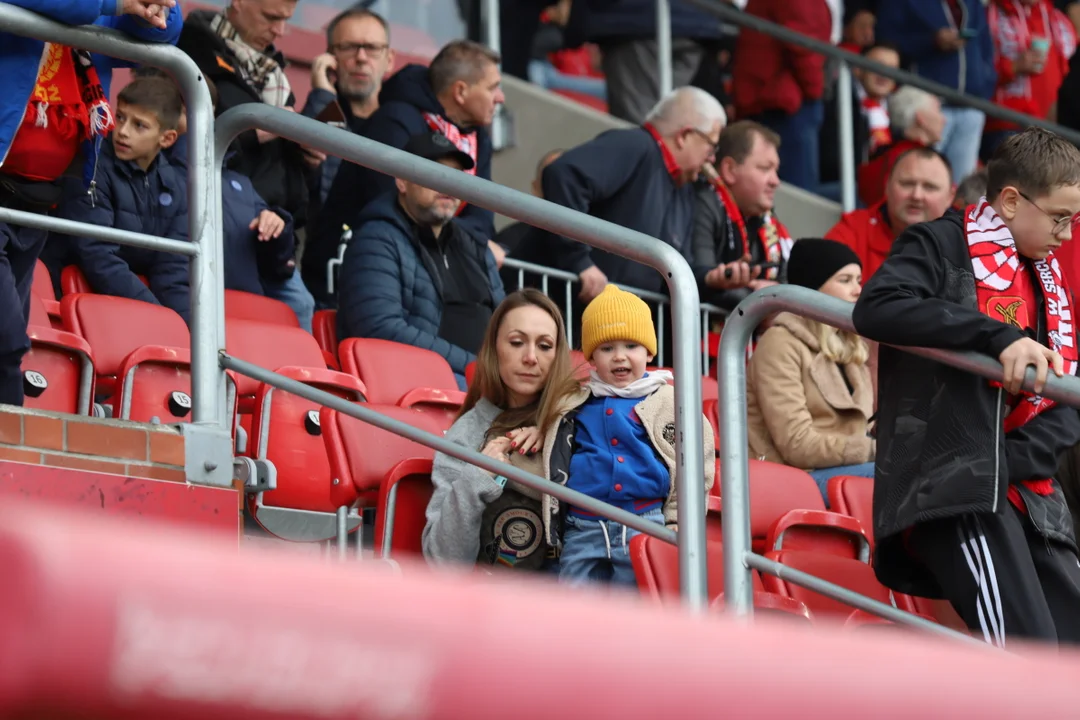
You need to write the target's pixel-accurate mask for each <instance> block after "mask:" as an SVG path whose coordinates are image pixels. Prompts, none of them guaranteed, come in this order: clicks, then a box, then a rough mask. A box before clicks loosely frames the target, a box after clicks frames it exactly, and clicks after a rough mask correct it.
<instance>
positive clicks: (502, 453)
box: [480, 437, 510, 477]
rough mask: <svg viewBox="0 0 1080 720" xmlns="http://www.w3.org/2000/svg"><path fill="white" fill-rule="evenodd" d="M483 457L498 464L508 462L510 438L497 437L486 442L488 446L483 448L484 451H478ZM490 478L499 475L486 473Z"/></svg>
mask: <svg viewBox="0 0 1080 720" xmlns="http://www.w3.org/2000/svg"><path fill="white" fill-rule="evenodd" d="M480 452H481V453H483V454H484V455H487V456H488V457H489V458H491V459H492V460H498V461H499V462H504V463H508V462H510V438H508V437H497V438H493V439H491V440H489V441H488V444H487V445H485V446H484V449H483V450H481V451H480ZM487 472H488V474H489V475H491V477H495V476H496V475H498V474H499V473H494V472H491V471H490V470H488V471H487Z"/></svg>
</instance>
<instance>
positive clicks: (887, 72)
mask: <svg viewBox="0 0 1080 720" xmlns="http://www.w3.org/2000/svg"><path fill="white" fill-rule="evenodd" d="M684 2H687V3H689V4H691V5H693V6H695V7H697V8H699V9H701V10H704V11H705V12H708V13H711V14H713V15H716V16H717V17H719V18H720V19H722V20H724V21H726V22H730V23H732V24H733V25H739V26H741V27H745V28H750V29H751V30H756V31H757V32H760V33H763V34H765V35H770V36H772V37H774V38H777V39H778V40H783V41H784V42H786V43H791V44H792V45H798V46H799V47H804V48H806V49H807V50H812V51H813V52H815V53H817V54H819V55H825V56H826V57H831V58H835V59H837V60H841V61H843V62H844V63H846V64H847V65H849V66H851V67H857V68H862V69H863V70H869V71H870V72H873V73H876V74H878V75H883V76H884V77H887V78H890V79H892V80H895V81H896V82H898V83H901V84H904V85H912V86H914V87H917V88H921V89H922V90H925V91H927V92H929V93H933V94H934V95H937V96H939V97H941V98H942V99H944V100H946V101H948V102H950V103H953V104H955V105H964V106H966V107H971V108H975V109H976V110H981V111H982V112H984V113H986V114H987V115H989V116H990V117H993V118H997V119H999V120H1005V121H1007V122H1012V123H1017V124H1018V125H1031V126H1034V127H1040V128H1043V129H1044V130H1050V131H1052V132H1055V133H1057V134H1058V135H1061V136H1062V137H1063V138H1065V139H1066V140H1068V141H1069V142H1073V143H1076V144H1078V145H1080V132H1077V131H1076V130H1071V129H1069V128H1066V127H1064V126H1062V125H1057V124H1055V123H1052V122H1048V121H1046V120H1043V119H1042V118H1037V117H1035V116H1033V115H1025V114H1024V113H1019V112H1016V111H1015V110H1010V109H1009V108H1005V107H1002V106H1000V105H997V104H995V103H993V102H991V101H989V100H984V99H982V98H980V97H975V96H974V95H968V94H966V93H962V92H960V91H958V90H956V89H954V88H951V87H948V86H947V85H942V84H941V83H936V82H934V81H932V80H927V79H926V78H924V77H920V76H919V75H916V74H914V73H911V72H907V71H906V70H897V69H896V68H891V67H888V66H885V65H882V64H881V63H878V62H874V61H873V60H868V59H867V58H865V57H863V56H862V55H859V54H857V53H853V52H850V51H848V50H844V49H842V48H839V47H836V46H835V45H831V44H829V43H827V42H822V41H821V40H818V39H816V38H812V37H810V36H809V35H804V34H802V33H800V32H796V31H794V30H791V29H790V28H786V27H784V26H783V25H778V24H777V23H774V22H770V21H768V20H765V19H763V18H759V17H756V16H754V15H750V14H748V13H746V12H744V11H742V10H738V9H736V8H734V7H732V6H731V5H729V4H727V3H725V2H723V1H722V0H684Z"/></svg>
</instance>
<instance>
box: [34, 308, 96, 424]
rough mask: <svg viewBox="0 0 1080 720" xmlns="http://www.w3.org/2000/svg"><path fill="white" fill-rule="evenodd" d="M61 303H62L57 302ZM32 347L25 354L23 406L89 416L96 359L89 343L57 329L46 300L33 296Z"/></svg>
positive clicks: (92, 397) (92, 398)
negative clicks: (46, 308) (46, 306)
mask: <svg viewBox="0 0 1080 720" xmlns="http://www.w3.org/2000/svg"><path fill="white" fill-rule="evenodd" d="M54 302H55V301H54ZM57 306H59V303H57ZM26 334H27V335H28V336H29V337H30V350H29V352H27V353H26V355H24V356H23V359H22V372H23V390H24V395H25V397H24V400H23V405H24V406H25V407H28V408H34V409H35V410H51V411H53V412H63V413H71V414H74V415H89V414H90V409H91V407H92V406H93V403H94V380H95V378H94V360H93V352H92V351H91V350H90V345H89V343H87V342H86V340H84V339H83V338H81V337H79V336H78V335H75V334H73V333H69V332H64V331H63V330H54V329H53V327H52V323H51V321H50V318H49V314H48V312H47V311H46V310H45V301H44V300H42V299H41V298H40V297H38V296H37V294H36V293H31V295H30V324H29V326H28V327H27V328H26Z"/></svg>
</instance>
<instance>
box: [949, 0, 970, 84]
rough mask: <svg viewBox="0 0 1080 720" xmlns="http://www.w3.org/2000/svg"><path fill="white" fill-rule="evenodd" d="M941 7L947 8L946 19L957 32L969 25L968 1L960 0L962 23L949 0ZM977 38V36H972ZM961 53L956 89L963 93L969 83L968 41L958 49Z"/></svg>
mask: <svg viewBox="0 0 1080 720" xmlns="http://www.w3.org/2000/svg"><path fill="white" fill-rule="evenodd" d="M941 7H942V8H943V9H944V10H945V19H946V20H948V21H949V26H950V27H951V28H952V29H953V30H955V31H956V32H958V33H959V32H960V30H961V29H963V28H965V27H967V21H968V16H969V15H970V13H969V12H968V6H967V2H966V1H965V0H960V25H959V26H958V25H957V24H956V20H954V19H953V14H952V8H950V7H949V3H948V2H947V0H941ZM972 40H977V38H972ZM958 53H959V55H960V77H959V78H958V80H957V82H956V89H957V91H958V92H960V93H963V92H964V88H965V87H966V85H967V41H965V42H964V47H962V48H960V50H959V51H958Z"/></svg>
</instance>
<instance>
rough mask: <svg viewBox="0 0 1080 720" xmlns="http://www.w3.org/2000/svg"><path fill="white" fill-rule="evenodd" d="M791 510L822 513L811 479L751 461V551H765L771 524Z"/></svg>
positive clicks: (793, 470)
mask: <svg viewBox="0 0 1080 720" xmlns="http://www.w3.org/2000/svg"><path fill="white" fill-rule="evenodd" d="M717 484H719V483H717ZM791 510H821V511H824V510H825V501H824V500H823V499H822V497H821V491H819V490H818V487H817V484H816V483H815V482H814V479H813V478H811V477H810V475H809V474H807V473H806V472H805V471H804V470H799V469H798V468H793V467H788V466H787V465H779V464H777V463H771V462H765V461H763V460H751V461H750V537H751V539H752V541H753V547H754V552H757V553H761V552H764V550H765V549H766V540H767V538H768V536H769V531H770V530H771V529H772V526H773V523H775V522H776V521H777V519H779V518H780V517H782V516H783V515H785V514H787V513H788V512H789V511H791Z"/></svg>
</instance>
